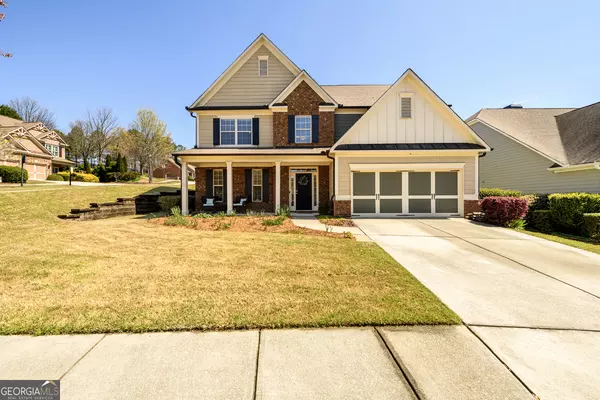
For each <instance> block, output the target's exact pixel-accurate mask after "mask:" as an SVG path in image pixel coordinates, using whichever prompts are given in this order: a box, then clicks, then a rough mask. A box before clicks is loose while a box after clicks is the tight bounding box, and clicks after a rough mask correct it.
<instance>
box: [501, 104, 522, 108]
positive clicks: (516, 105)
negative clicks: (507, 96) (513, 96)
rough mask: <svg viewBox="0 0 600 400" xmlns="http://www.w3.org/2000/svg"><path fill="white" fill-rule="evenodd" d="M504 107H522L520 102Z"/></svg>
mask: <svg viewBox="0 0 600 400" xmlns="http://www.w3.org/2000/svg"><path fill="white" fill-rule="evenodd" d="M504 108H505V109H507V108H523V106H522V105H521V104H509V105H507V106H506V107H504Z"/></svg>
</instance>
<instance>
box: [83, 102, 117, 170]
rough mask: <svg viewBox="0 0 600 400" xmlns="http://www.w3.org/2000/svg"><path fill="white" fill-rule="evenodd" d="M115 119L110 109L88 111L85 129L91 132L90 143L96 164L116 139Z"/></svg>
mask: <svg viewBox="0 0 600 400" xmlns="http://www.w3.org/2000/svg"><path fill="white" fill-rule="evenodd" d="M117 122H118V120H117V117H116V116H115V115H114V114H113V112H112V110H111V109H110V108H99V109H97V110H96V111H94V112H90V111H88V113H87V118H86V121H85V123H86V128H87V130H89V131H90V132H91V135H92V143H93V146H94V148H95V150H96V154H97V156H98V163H100V162H101V160H102V155H103V154H104V151H105V150H106V149H107V147H108V146H110V145H111V144H112V142H113V141H114V140H115V139H116V138H117V132H118V131H117V128H118V125H117Z"/></svg>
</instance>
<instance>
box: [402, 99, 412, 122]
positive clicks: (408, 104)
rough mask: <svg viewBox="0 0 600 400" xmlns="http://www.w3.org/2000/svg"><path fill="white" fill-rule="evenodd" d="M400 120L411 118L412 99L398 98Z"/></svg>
mask: <svg viewBox="0 0 600 400" xmlns="http://www.w3.org/2000/svg"><path fill="white" fill-rule="evenodd" d="M400 100H401V103H400V118H412V97H404V96H403V97H401V98H400Z"/></svg>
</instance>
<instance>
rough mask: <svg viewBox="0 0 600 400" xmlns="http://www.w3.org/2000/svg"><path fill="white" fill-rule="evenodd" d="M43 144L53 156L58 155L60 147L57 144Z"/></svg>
mask: <svg viewBox="0 0 600 400" xmlns="http://www.w3.org/2000/svg"><path fill="white" fill-rule="evenodd" d="M44 146H46V149H48V151H49V152H50V153H52V155H53V156H54V157H60V148H59V147H58V146H57V145H55V144H48V143H46V144H44Z"/></svg>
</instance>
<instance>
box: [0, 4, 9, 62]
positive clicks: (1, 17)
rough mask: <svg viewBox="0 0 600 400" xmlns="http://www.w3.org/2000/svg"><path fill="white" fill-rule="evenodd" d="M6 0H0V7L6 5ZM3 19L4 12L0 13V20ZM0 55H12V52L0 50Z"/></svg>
mask: <svg viewBox="0 0 600 400" xmlns="http://www.w3.org/2000/svg"><path fill="white" fill-rule="evenodd" d="M6 6H7V4H6V0H0V7H6ZM3 19H4V13H0V21H2V20H3ZM0 57H12V53H4V52H3V51H2V50H0Z"/></svg>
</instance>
